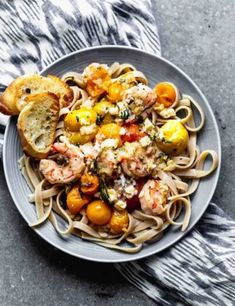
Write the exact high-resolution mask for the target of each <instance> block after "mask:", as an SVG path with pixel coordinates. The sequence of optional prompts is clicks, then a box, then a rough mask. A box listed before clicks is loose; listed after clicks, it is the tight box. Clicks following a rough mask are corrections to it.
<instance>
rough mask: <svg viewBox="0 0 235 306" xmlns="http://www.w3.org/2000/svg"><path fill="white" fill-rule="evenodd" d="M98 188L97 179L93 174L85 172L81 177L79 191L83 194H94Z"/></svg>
mask: <svg viewBox="0 0 235 306" xmlns="http://www.w3.org/2000/svg"><path fill="white" fill-rule="evenodd" d="M98 189H99V179H98V177H97V176H96V175H94V174H89V173H85V174H83V175H82V177H81V191H82V192H83V193H85V194H94V193H96V192H97V191H98Z"/></svg>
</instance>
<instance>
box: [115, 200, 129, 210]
mask: <svg viewBox="0 0 235 306" xmlns="http://www.w3.org/2000/svg"><path fill="white" fill-rule="evenodd" d="M114 207H115V208H116V209H117V210H123V209H125V208H126V202H125V201H122V200H118V201H117V202H116V203H115V204H114Z"/></svg>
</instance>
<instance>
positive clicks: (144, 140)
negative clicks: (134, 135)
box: [140, 136, 151, 147]
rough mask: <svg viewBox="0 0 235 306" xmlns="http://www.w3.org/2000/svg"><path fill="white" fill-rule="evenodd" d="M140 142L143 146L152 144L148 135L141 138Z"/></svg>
mask: <svg viewBox="0 0 235 306" xmlns="http://www.w3.org/2000/svg"><path fill="white" fill-rule="evenodd" d="M140 144H141V146H142V147H147V146H148V145H150V144H151V139H150V138H149V137H148V136H145V137H143V138H141V139H140Z"/></svg>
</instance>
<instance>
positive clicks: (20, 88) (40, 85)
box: [0, 74, 73, 115]
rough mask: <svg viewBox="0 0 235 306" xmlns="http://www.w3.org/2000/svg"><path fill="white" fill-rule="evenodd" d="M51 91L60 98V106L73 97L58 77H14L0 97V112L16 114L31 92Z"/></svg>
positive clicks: (71, 92)
mask: <svg viewBox="0 0 235 306" xmlns="http://www.w3.org/2000/svg"><path fill="white" fill-rule="evenodd" d="M43 92H52V93H54V94H56V95H57V96H58V97H59V99H60V106H61V107H62V106H66V105H68V104H69V103H70V102H71V101H72V99H73V91H72V89H71V88H70V87H69V86H68V84H66V83H65V82H64V81H62V80H61V79H60V78H58V77H56V76H52V75H48V76H47V77H43V76H40V75H38V74H34V75H24V76H21V77H18V78H17V79H15V80H14V81H13V82H12V83H11V84H10V85H9V86H8V87H7V89H6V90H5V91H4V93H3V94H2V96H1V97H0V112H2V113H3V114H5V115H18V114H19V113H20V112H21V110H22V109H23V108H24V106H25V104H26V103H27V99H26V97H27V96H29V95H31V94H37V93H43Z"/></svg>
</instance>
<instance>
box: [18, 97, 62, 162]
mask: <svg viewBox="0 0 235 306" xmlns="http://www.w3.org/2000/svg"><path fill="white" fill-rule="evenodd" d="M26 100H27V105H26V106H25V107H24V108H23V110H22V111H21V113H20V115H19V117H18V122H17V129H18V132H19V135H20V140H21V144H22V147H23V151H24V153H25V154H26V155H29V156H32V157H34V158H36V159H41V158H45V157H47V155H48V154H49V152H50V148H51V145H52V144H53V142H54V140H55V131H56V125H57V122H58V120H59V111H60V102H59V98H58V96H57V95H55V94H53V93H49V92H48V93H41V94H35V95H30V96H28V97H27V98H26ZM39 138H40V144H39V145H38V144H37V139H39Z"/></svg>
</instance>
